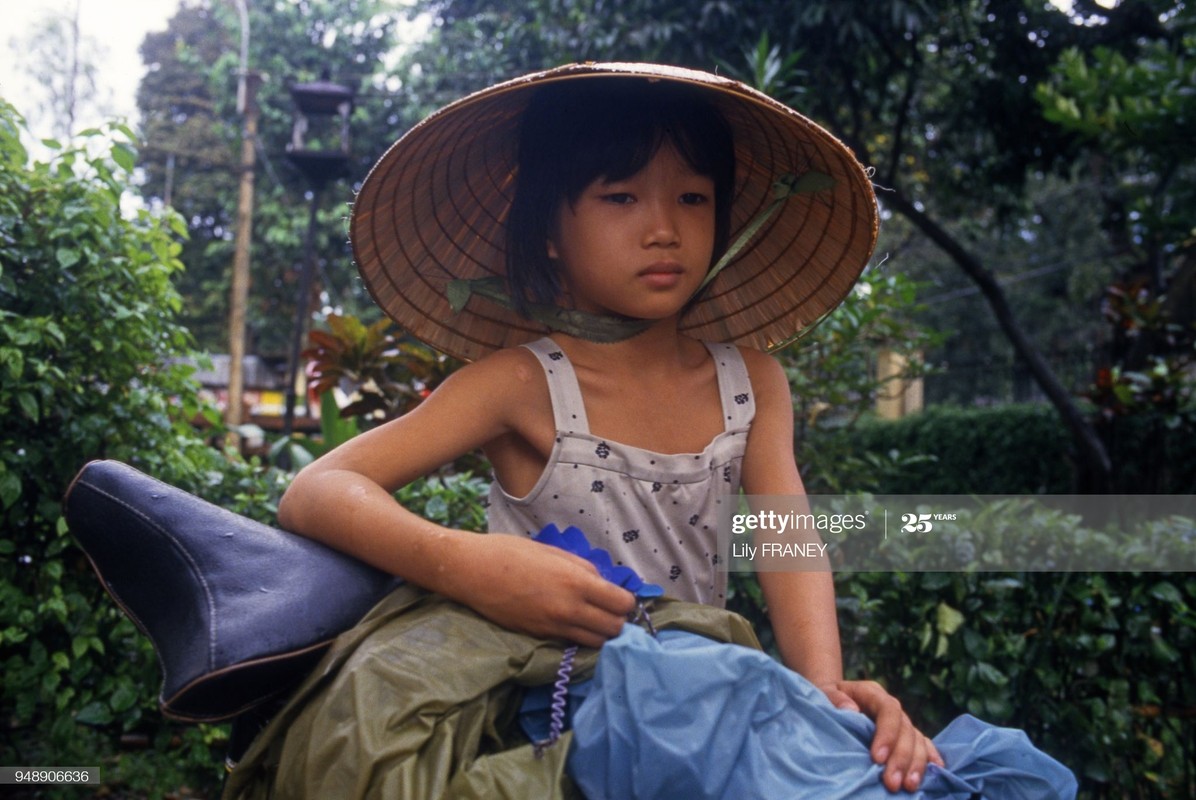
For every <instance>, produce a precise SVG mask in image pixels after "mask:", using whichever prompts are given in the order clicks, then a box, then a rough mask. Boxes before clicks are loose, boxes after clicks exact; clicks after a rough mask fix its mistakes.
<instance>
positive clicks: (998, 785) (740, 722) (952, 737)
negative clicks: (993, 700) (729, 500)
mask: <svg viewBox="0 0 1196 800" xmlns="http://www.w3.org/2000/svg"><path fill="white" fill-rule="evenodd" d="M588 688H589V691H588V697H587V698H586V700H585V702H584V703H583V704H582V705H581V707H580V709H578V710H577V712H576V715H575V717H574V720H573V731H574V734H573V736H574V738H573V750H572V752H571V753H570V756H569V762H568V765H569V772H570V775H571V776H572V777H573V779H574V781H576V782H577V784H578V786H579V787H580V788H581V789H582V791H583V792H584V793H585V795H586V796H587V797H592V798H609V797H618V798H653V800H669V798H677V800H694V798H735V800H739V799H740V798H745V797H768V798H774V797H775V798H795V797H817V798H819V799H820V800H835V799H836V798H843V799H844V800H847V799H848V798H851V799H852V800H873V799H874V800H888V799H889V798H893V797H894V796H895V795H893V794H891V793H889V792H888V791H887V790H886V789H885V787H884V785H883V784H882V783H881V772H882V767H881V766H880V765H878V764H874V763H873V762H872V758H871V755H870V754H869V746H870V744H871V741H872V734H873V731H874V729H875V728H874V725H873V723H872V721H871V720H869V719H868V718H867V717H865V716H864V715H863V714H860V713H857V712H854V711H846V710H840V709H837V708H835V707H834V706H833V705H831V703H830V701H829V700H828V699H827V697H826V695H825V694H823V693H822V691H821V690H819V689H818V688H817V687H815V686H814V685H813V684H811V683H810V682H809V681H807V680H805V679H804V678H802V677H801V676H800V675H798V674H797V673H795V672H793V671H791V670H789V669H787V668H785V667H784V666H782V665H780V664H779V663H777V662H776V661H774V660H773V659H771V658H769V657H768V656H767V655H765V654H764V653H761V652H758V651H754V650H751V649H748V648H745V647H739V646H736V645H728V644H722V643H718V642H713V641H711V640H709V639H706V638H704V637H701V636H697V635H695V634H690V633H685V632H680V631H666V632H663V633H661V635H660V637H659V639H654V638H652V637H651V636H650V635H648V634H647V633H646V632H645V631H644V630H643V629H641V628H639V627H637V626H634V625H628V626H626V627H625V628H624V630H623V633H622V634H621V635H620V636H618V637H617V638H615V639H613V640H612V641H610V642H607V644H606V645H605V646H604V647H603V649H602V652H601V655H600V657H599V659H598V667H597V672H596V674H595V676H594V680H593V682H592V685H591V686H589V687H588ZM934 743H935V745H936V746H937V747H938V749H939V752H940V753H941V754H942V756H943V759H944V761H946V763H947V769H940V768H938V767H937V766H935V765H930V766H929V767H928V770H927V774H926V777H925V778H924V780H923V783H922V787H921V788H920V789H919V791H917V792H915V793H912V794H910V793H901V794H899V795H896V796H899V797H916V798H926V799H927V800H930V799H931V798H935V799H937V798H942V799H943V800H947V799H949V800H971V798H973V797H974V796H976V795H977V794H981V795H982V796H983V797H984V798H987V799H991V800H1002V799H1010V800H1013V799H1016V800H1039V799H1040V798H1041V800H1048V799H1049V800H1056V798H1073V797H1075V793H1076V781H1075V777H1074V776H1073V775H1072V773H1071V772H1070V771H1069V770H1068V769H1067V768H1066V767H1064V766H1063V765H1062V764H1060V763H1059V762H1057V761H1055V760H1054V759H1053V758H1051V757H1050V756H1048V755H1046V754H1045V753H1042V752H1041V751H1039V750H1037V749H1036V748H1034V746H1033V745H1032V744H1031V743H1030V741H1029V739H1028V737H1027V736H1026V735H1025V733H1023V732H1022V731H1018V730H1013V729H1009V728H998V727H995V726H992V725H988V724H986V723H984V722H981V721H980V720H977V719H975V718H974V717H970V716H962V717H959V718H958V719H956V720H955V721H954V722H952V723H951V724H950V725H949V726H947V728H945V729H944V730H943V731H942V732H941V733H940V734H939V735H938V736H936V737H935V739H934Z"/></svg>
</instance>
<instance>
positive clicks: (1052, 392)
mask: <svg viewBox="0 0 1196 800" xmlns="http://www.w3.org/2000/svg"><path fill="white" fill-rule="evenodd" d="M884 202H885V204H886V205H888V206H889V207H891V208H893V209H894V210H895V211H897V212H898V213H899V214H901V215H902V216H903V217H905V218H906V219H908V220H909V221H910V222H911V223H913V224H914V226H915V227H917V228H918V230H920V231H922V233H924V234H925V235H926V236H927V238H929V239H930V240H931V241H932V242H934V243H935V244H936V245H937V246H938V247H939V248H940V249H941V250H942V251H943V252H945V253H946V254H947V255H948V256H950V258H951V259H952V260H953V261H954V262H955V263H956V264H957V265H958V266H959V267H960V269H962V270H963V271H964V272H965V273H966V274H967V275H968V277H970V278H971V279H972V280H973V281H974V282H975V284H976V286H977V287H978V288H979V289H980V292H981V294H983V295H984V298H985V300H987V301H988V304H989V306H990V307H991V308H992V311H993V315H994V316H995V317H996V320H997V324H999V325H1000V326H1001V330H1003V331H1004V332H1005V335H1006V336H1007V337H1008V338H1009V341H1010V342H1011V343H1012V344H1013V349H1014V351H1015V352H1017V354H1018V355H1019V356H1020V357H1021V358H1022V359H1023V360H1024V361H1025V362H1026V365H1027V367H1028V368H1029V369H1030V373H1031V374H1032V375H1033V376H1034V380H1035V381H1036V382H1037V383H1038V385H1039V387H1040V388H1041V389H1042V391H1043V393H1044V394H1046V396H1047V398H1048V399H1049V400H1050V401H1051V404H1052V405H1053V406H1054V407H1055V409H1056V410H1057V411H1058V412H1059V415H1060V417H1062V419H1063V424H1064V426H1065V427H1066V428H1067V430H1068V432H1069V433H1070V434H1071V436H1072V441H1073V442H1074V443H1075V445H1076V448H1077V450H1078V451H1079V453H1080V454H1081V456H1082V459H1083V466H1084V467H1085V472H1086V473H1087V474H1086V475H1085V477H1086V478H1087V479H1088V481H1089V483H1090V485H1089V487H1088V488H1090V489H1092V490H1093V491H1095V492H1097V493H1104V492H1107V491H1109V490H1110V488H1111V485H1112V477H1113V464H1112V461H1111V460H1110V459H1109V454H1108V452H1107V451H1106V449H1105V446H1104V443H1103V442H1101V440H1100V437H1099V436H1098V435H1097V433H1096V430H1095V429H1094V428H1093V427H1092V425H1091V424H1090V423H1089V422H1088V420H1087V419H1086V418H1085V417H1084V414H1083V413H1082V412H1081V411H1080V409H1079V407H1077V406H1076V404H1075V401H1074V400H1073V399H1072V397H1071V394H1070V393H1069V392H1068V391H1067V389H1066V388H1064V386H1063V384H1062V383H1060V382H1059V379H1058V378H1057V377H1056V375H1055V373H1054V371H1053V370H1052V369H1051V367H1050V365H1049V364H1047V362H1046V359H1045V358H1043V356H1042V354H1041V353H1040V352H1039V351H1038V348H1037V347H1035V346H1034V343H1033V342H1031V341H1030V338H1029V337H1028V336H1027V335H1026V332H1025V330H1023V329H1022V327H1021V325H1020V324H1018V322H1017V320H1016V318H1015V317H1014V315H1013V310H1012V309H1011V308H1010V307H1009V301H1008V300H1007V299H1006V297H1005V292H1004V290H1003V289H1002V288H1001V285H1000V284H999V283H998V282H997V279H996V277H995V276H994V275H993V274H992V273H991V272H990V271H989V270H988V269H986V268H985V267H984V265H983V264H982V263H981V262H980V260H979V259H978V258H977V257H976V256H975V255H973V254H972V253H970V252H969V251H968V250H967V249H966V248H965V247H964V246H963V245H962V244H961V243H960V242H959V241H958V240H957V239H955V237H953V236H952V235H951V234H950V233H949V232H947V230H946V229H945V228H943V227H942V226H941V225H939V224H938V222H936V221H935V220H934V219H932V218H931V217H930V215H928V214H927V213H926V212H925V211H923V210H922V209H920V208H918V206H917V205H915V204H914V203H913V201H911V200H910V199H909V198H908V197H906V196H905V195H904V194H903V193H902V192H901V191H900V190H899V189H893V190H891V191H889V192H887V193H886V194H885V195H884Z"/></svg>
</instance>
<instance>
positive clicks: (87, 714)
mask: <svg viewBox="0 0 1196 800" xmlns="http://www.w3.org/2000/svg"><path fill="white" fill-rule="evenodd" d="M75 721H76V722H78V723H80V724H82V725H107V724H108V723H110V722H112V712H111V711H110V710H109V709H108V706H107V705H106V704H104V703H101V702H100V701H98V700H95V701H93V702H91V703H88V704H87V705H85V706H83V708H81V709H79V713H78V714H76V715H75Z"/></svg>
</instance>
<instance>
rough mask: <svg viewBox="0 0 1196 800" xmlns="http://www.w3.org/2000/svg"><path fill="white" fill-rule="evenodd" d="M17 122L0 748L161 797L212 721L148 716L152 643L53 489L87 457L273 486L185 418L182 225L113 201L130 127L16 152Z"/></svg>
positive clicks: (202, 773)
mask: <svg viewBox="0 0 1196 800" xmlns="http://www.w3.org/2000/svg"><path fill="white" fill-rule="evenodd" d="M21 125H22V123H21V120H20V118H19V116H18V115H17V114H16V112H15V110H14V109H12V108H11V107H10V106H8V105H6V104H0V531H2V534H0V665H2V666H3V668H2V670H0V674H2V676H3V677H2V678H0V718H2V722H0V726H2V727H3V731H4V733H3V736H0V761H3V762H4V763H7V764H98V763H103V764H104V769H105V777H106V779H111V782H112V784H113V785H122V784H126V785H129V784H136V785H137V786H138V787H139V789H140V790H142V791H146V792H149V793H151V794H154V795H158V796H161V795H163V794H165V793H166V792H168V791H173V790H174V789H176V788H177V787H178V786H179V785H182V784H183V783H190V784H191V785H196V782H199V783H203V782H205V781H206V782H209V783H211V782H213V781H214V780H215V777H216V773H215V771H214V765H215V764H217V763H218V761H219V759H218V757H217V756H216V754H215V753H214V752H213V750H212V747H211V745H212V744H213V740H214V739H216V738H219V736H220V735H221V734H220V732H219V731H218V730H217V729H199V730H197V731H196V732H187V733H180V731H179V729H178V728H177V727H175V726H170V725H167V724H165V723H163V722H162V720H161V719H160V717H159V716H158V714H157V711H156V706H155V703H154V698H153V696H152V692H151V691H150V689H149V687H153V686H156V685H157V684H158V682H159V681H158V675H157V666H156V661H155V660H154V657H153V654H152V652H151V650H150V646H149V643H148V641H147V640H146V639H145V638H144V637H142V636H140V635H139V634H138V633H137V632H136V631H135V629H134V628H133V626H132V624H131V623H130V622H129V621H128V620H127V619H126V618H125V617H124V616H123V615H122V614H121V613H120V612H119V611H118V609H117V608H116V606H115V604H113V603H112V602H111V601H110V600H109V599H108V598H107V597H106V596H105V595H104V594H103V592H102V590H101V588H100V585H99V582H98V581H97V580H96V579H95V576H94V575H93V574H92V572H91V569H90V566H89V564H88V562H87V560H86V558H85V557H84V556H83V554H82V553H81V552H80V551H79V550H78V549H77V548H76V547H75V545H74V544H73V542H72V539H71V537H70V535H69V532H68V531H67V529H66V526H65V523H64V521H63V518H62V513H61V507H60V503H61V498H62V496H63V493H64V491H65V490H66V488H67V485H68V483H69V482H70V480H71V478H72V477H73V476H74V475H75V474H76V472H77V471H78V470H79V468H80V467H82V466H83V464H85V463H86V462H87V461H89V460H91V459H94V458H115V459H120V460H122V461H126V462H128V463H131V464H133V465H135V466H137V467H139V468H140V469H142V470H144V471H146V472H148V473H150V474H153V475H155V476H157V477H160V478H162V479H163V480H166V481H168V482H170V483H173V484H175V485H178V486H180V487H182V488H185V489H188V490H190V491H193V492H197V493H200V494H203V495H205V496H206V497H208V498H209V499H211V500H213V501H214V502H219V503H221V504H224V505H227V506H228V507H231V508H234V509H237V510H242V511H249V510H250V507H251V506H252V505H257V506H259V508H258V509H257V510H256V511H255V513H257V514H259V515H261V514H263V513H266V512H264V511H263V510H262V509H261V508H260V506H269V505H270V504H271V503H272V502H274V501H273V500H271V499H269V497H270V496H271V495H273V492H274V487H272V486H271V485H270V483H269V480H266V481H263V480H261V479H260V478H258V477H257V476H256V475H255V474H254V471H253V468H252V467H251V466H250V465H247V464H244V463H243V462H234V463H228V462H226V461H225V460H224V458H223V457H222V456H221V455H220V454H219V453H218V452H216V451H215V450H213V449H212V448H210V447H208V446H207V445H206V444H205V443H204V441H203V440H202V439H201V438H200V437H199V436H198V435H197V434H196V433H195V432H194V430H193V429H192V427H191V425H190V422H191V420H192V419H194V418H196V417H198V416H205V417H207V418H208V419H209V420H217V418H216V416H215V412H214V411H213V410H212V409H210V408H207V407H205V406H204V405H203V404H202V403H201V402H200V399H199V394H198V390H199V387H198V384H197V383H195V382H194V381H193V380H192V379H191V378H190V371H191V370H190V368H189V367H185V366H183V365H182V364H181V363H179V360H178V358H177V356H180V355H182V354H183V353H185V352H186V351H187V350H188V349H189V347H190V341H189V337H188V336H187V333H186V331H185V330H184V329H183V328H181V327H180V326H179V325H178V324H177V323H176V322H175V321H174V319H173V317H174V314H175V313H176V312H177V310H178V308H179V304H180V301H179V297H178V294H177V293H176V292H175V290H174V288H173V286H172V285H171V279H172V277H173V276H174V274H175V273H177V271H178V270H179V269H180V268H181V265H180V263H179V261H178V253H179V244H178V242H177V237H178V236H179V235H181V234H182V233H183V226H182V224H181V221H180V220H179V219H178V218H177V217H175V216H174V215H170V214H167V215H161V216H156V215H152V214H150V213H147V212H145V211H140V212H137V213H136V214H135V215H132V216H126V215H124V214H122V211H121V198H122V195H123V193H124V191H125V190H126V188H127V185H128V181H129V166H131V159H132V157H133V152H134V150H133V141H132V137H131V135H130V133H129V131H128V130H127V129H125V128H123V127H120V126H117V127H114V128H112V129H110V130H105V131H95V132H92V134H91V135H90V136H89V137H87V138H86V139H85V140H84V141H82V142H80V143H78V144H72V145H56V146H55V147H56V150H55V154H54V156H53V158H51V159H50V160H49V161H47V162H45V163H29V159H28V155H27V154H26V152H25V151H24V150H23V148H22V147H21V144H20V141H19V134H20V131H21ZM122 735H124V736H129V737H132V738H134V739H138V738H147V737H148V740H149V741H151V742H153V743H154V746H155V747H158V746H160V747H162V748H163V749H164V750H166V751H168V752H175V753H176V754H177V755H178V758H177V759H176V761H177V764H178V769H177V770H173V771H172V770H170V769H165V770H163V769H161V768H158V769H154V770H146V768H145V766H144V762H145V760H146V759H151V758H153V757H155V756H154V754H153V753H152V752H147V753H128V752H125V753H121V752H118V751H117V748H116V743H117V741H118V740H119V739H120V737H121V736H122ZM176 737H181V738H180V739H179V741H180V742H181V743H180V744H177V745H176V744H172V742H174V741H175V740H176ZM139 764H141V766H138V765H139Z"/></svg>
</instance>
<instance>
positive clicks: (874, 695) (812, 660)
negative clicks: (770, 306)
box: [743, 351, 942, 792]
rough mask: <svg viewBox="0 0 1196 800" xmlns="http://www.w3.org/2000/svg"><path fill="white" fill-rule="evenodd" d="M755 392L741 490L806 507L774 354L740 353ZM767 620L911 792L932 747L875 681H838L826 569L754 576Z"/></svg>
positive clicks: (896, 781) (784, 652) (794, 663)
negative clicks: (853, 713) (866, 725)
mask: <svg viewBox="0 0 1196 800" xmlns="http://www.w3.org/2000/svg"><path fill="white" fill-rule="evenodd" d="M744 356H745V359H746V360H747V363H748V371H749V374H750V376H751V381H752V388H753V390H754V393H755V395H756V417H755V419H754V420H753V421H752V430H751V433H750V434H749V436H748V446H747V452H746V454H745V456H744V460H743V488H744V491H745V492H746V493H747V494H749V495H773V496H784V497H787V498H792V499H793V501H794V502H795V503H797V504H798V505H799V506H801V507H802V508H799V509H797V510H804V507H805V499H804V498H805V488H804V487H803V486H802V481H801V476H800V474H799V473H798V471H797V464H796V463H795V461H794V458H793V405H792V400H791V398H790V394H789V391H790V390H789V383H788V380H787V379H786V377H785V373H784V370H782V369H781V366H780V364H779V363H778V362H777V361H776V360H775V359H773V358H771V357H769V356H766V355H764V354H762V353H758V352H756V351H744ZM757 575H758V578H759V580H760V586H761V588H762V589H763V591H764V600H765V603H766V604H767V607H768V616H769V621H770V622H771V623H772V628H773V632H774V634H775V635H776V640H777V646H778V648H779V650H780V653H781V659H782V661H784V663H785V665H786V666H788V667H789V668H791V669H793V670H794V671H796V672H798V673H800V674H801V675H802V676H803V677H805V678H806V679H807V680H809V681H810V682H811V683H813V684H814V685H815V686H818V687H819V688H821V689H822V690H823V691H824V692H825V693H826V694H827V696H828V697H829V698H830V700H831V702H833V703H834V704H835V706H837V707H839V708H851V709H853V710H861V711H863V712H864V713H866V714H867V715H868V716H870V717H871V718H872V719H873V720H875V722H876V735H875V736H874V738H873V741H872V757H873V760H874V761H876V763H878V764H885V771H884V783H885V786H886V787H887V788H888V789H889V790H890V791H894V792H895V791H898V790H899V789H900V788H901V787H902V786H903V785H904V787H905V788H906V789H907V790H909V791H914V790H915V789H917V787H918V786H919V785H920V783H921V780H922V775H923V774H924V773H925V769H926V763H927V762H928V761H933V762H935V763H938V764H940V765H941V764H942V758H941V757H940V756H939V754H938V751H937V750H935V748H934V745H933V744H931V743H930V741H929V740H928V739H927V738H926V737H925V736H923V735H922V734H921V732H920V731H918V730H917V728H915V727H914V725H913V723H912V722H910V719H909V717H908V716H906V714H905V713H904V712H903V711H902V709H901V703H900V702H899V701H898V700H897V699H896V698H895V697H893V696H892V695H890V694H889V693H888V692H887V691H885V689H884V688H883V687H882V686H880V684H877V683H875V682H873V681H845V680H843V659H842V650H841V647H840V644H839V621H838V613H837V610H836V607H835V586H834V580H833V577H832V574H831V572H830V571H829V570H828V571H825V572H760V573H757Z"/></svg>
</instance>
